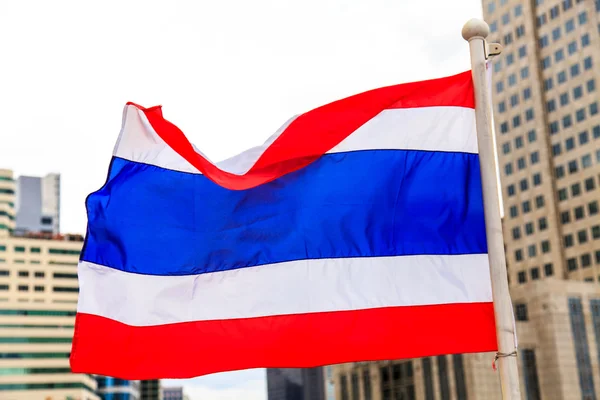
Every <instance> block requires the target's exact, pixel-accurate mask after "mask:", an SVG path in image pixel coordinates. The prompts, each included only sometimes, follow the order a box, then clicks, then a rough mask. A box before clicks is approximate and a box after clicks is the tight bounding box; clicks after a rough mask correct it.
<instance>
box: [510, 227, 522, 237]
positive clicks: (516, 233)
mask: <svg viewBox="0 0 600 400" xmlns="http://www.w3.org/2000/svg"><path fill="white" fill-rule="evenodd" d="M512 237H513V239H514V240H517V239H520V238H521V229H520V228H519V227H518V226H516V227H514V228H513V229H512Z"/></svg>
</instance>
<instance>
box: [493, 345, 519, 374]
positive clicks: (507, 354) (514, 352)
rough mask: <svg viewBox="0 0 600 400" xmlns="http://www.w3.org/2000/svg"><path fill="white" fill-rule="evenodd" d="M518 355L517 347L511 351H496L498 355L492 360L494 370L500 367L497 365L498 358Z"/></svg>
mask: <svg viewBox="0 0 600 400" xmlns="http://www.w3.org/2000/svg"><path fill="white" fill-rule="evenodd" d="M516 356H517V349H515V350H513V351H512V352H511V353H502V352H500V351H498V352H496V356H495V357H494V361H493V362H492V368H493V369H494V372H496V370H497V369H498V367H496V362H498V359H500V358H505V357H516Z"/></svg>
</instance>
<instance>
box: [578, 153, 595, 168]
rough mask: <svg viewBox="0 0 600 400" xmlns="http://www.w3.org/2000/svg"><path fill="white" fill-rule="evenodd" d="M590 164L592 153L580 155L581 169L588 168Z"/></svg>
mask: <svg viewBox="0 0 600 400" xmlns="http://www.w3.org/2000/svg"><path fill="white" fill-rule="evenodd" d="M591 166H592V155H591V154H586V155H585V156H583V157H581V167H582V168H583V169H586V168H589V167H591Z"/></svg>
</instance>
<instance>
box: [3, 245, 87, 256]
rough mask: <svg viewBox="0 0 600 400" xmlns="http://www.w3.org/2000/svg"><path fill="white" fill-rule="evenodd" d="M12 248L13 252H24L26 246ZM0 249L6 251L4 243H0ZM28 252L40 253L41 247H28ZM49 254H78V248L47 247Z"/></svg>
mask: <svg viewBox="0 0 600 400" xmlns="http://www.w3.org/2000/svg"><path fill="white" fill-rule="evenodd" d="M13 250H14V252H15V253H25V252H26V251H27V248H26V247H25V246H14V247H13ZM0 251H6V245H5V244H0ZM29 252H30V253H34V254H40V253H41V252H42V249H41V248H40V247H29ZM48 253H49V254H68V255H79V253H80V251H79V250H70V249H57V248H49V249H48Z"/></svg>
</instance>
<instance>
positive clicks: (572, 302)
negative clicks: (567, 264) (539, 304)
mask: <svg viewBox="0 0 600 400" xmlns="http://www.w3.org/2000/svg"><path fill="white" fill-rule="evenodd" d="M569 317H570V320H571V331H572V334H573V345H574V347H575V359H576V360H577V371H578V373H579V386H580V389H581V396H582V398H583V399H593V398H595V390H594V378H593V375H592V374H593V371H592V365H591V361H590V352H589V347H588V341H587V333H586V329H585V318H584V315H583V306H582V304H581V299H579V298H573V297H572V298H569Z"/></svg>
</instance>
